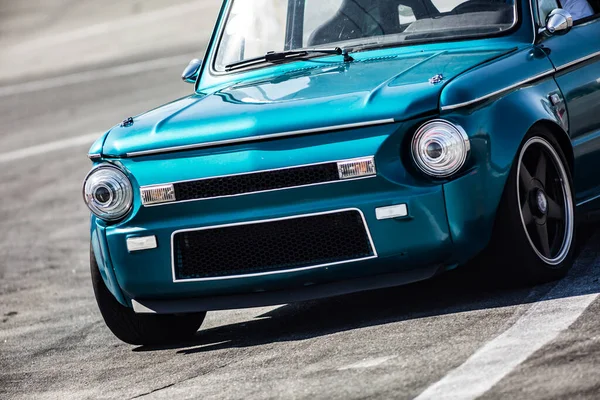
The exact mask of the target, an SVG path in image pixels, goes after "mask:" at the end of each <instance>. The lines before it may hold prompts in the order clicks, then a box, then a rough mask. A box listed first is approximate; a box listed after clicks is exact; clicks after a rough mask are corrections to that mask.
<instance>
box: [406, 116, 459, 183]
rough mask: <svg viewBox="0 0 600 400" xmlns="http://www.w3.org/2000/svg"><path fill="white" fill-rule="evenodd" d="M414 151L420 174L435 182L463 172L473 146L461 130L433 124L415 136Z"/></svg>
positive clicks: (446, 123) (455, 126)
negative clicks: (462, 169)
mask: <svg viewBox="0 0 600 400" xmlns="http://www.w3.org/2000/svg"><path fill="white" fill-rule="evenodd" d="M411 150H412V157H413V160H414V161H415V164H417V167H418V168H419V169H420V170H421V171H423V172H424V173H425V174H427V175H430V176H433V177H436V178H445V177H448V176H450V175H452V174H454V173H456V172H457V171H458V170H459V169H461V168H462V166H463V165H464V164H465V161H466V160H467V156H468V155H469V151H470V150H471V144H470V142H469V137H468V136H467V134H466V133H465V131H464V130H463V129H462V128H461V127H460V126H458V125H454V124H451V123H450V122H448V121H443V120H434V121H430V122H427V123H426V124H425V125H423V126H421V127H420V128H419V130H418V131H417V133H415V136H414V137H413V140H412V146H411Z"/></svg>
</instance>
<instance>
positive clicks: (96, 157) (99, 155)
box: [88, 153, 102, 160]
mask: <svg viewBox="0 0 600 400" xmlns="http://www.w3.org/2000/svg"><path fill="white" fill-rule="evenodd" d="M88 158H89V159H90V160H99V159H101V158H102V154H98V153H94V154H88Z"/></svg>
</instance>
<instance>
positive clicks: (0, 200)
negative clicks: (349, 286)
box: [0, 54, 600, 399]
mask: <svg viewBox="0 0 600 400" xmlns="http://www.w3.org/2000/svg"><path fill="white" fill-rule="evenodd" d="M166 55H168V54H163V55H162V56H166ZM157 57H161V55H157ZM167 64H168V63H167ZM173 64H175V63H173ZM183 66H184V65H173V66H167V67H152V68H147V69H146V70H143V68H142V70H140V71H139V72H137V73H135V74H128V75H123V74H121V75H120V74H119V70H117V71H116V72H114V71H113V72H111V73H106V70H105V69H100V70H91V72H92V73H91V74H88V75H80V76H79V78H77V79H75V80H73V79H72V78H68V77H67V78H64V77H62V78H61V77H60V76H59V78H58V80H55V81H52V82H53V83H52V82H51V84H48V81H47V80H44V81H41V83H40V82H33V84H34V87H37V88H38V89H36V90H31V87H32V86H31V83H32V82H29V83H28V84H29V85H30V86H27V84H23V85H14V84H13V86H12V88H11V89H10V90H5V91H4V92H3V91H2V87H0V121H2V123H1V125H0V188H1V190H0V398H2V399H4V398H6V399H29V398H41V399H45V398H48V399H54V398H60V399H69V398H72V399H83V398H115V399H124V398H147V399H155V398H157V399H162V398H165V399H171V398H178V399H179V398H244V399H246V398H256V399H262V398H324V399H332V398H344V399H346V398H366V397H373V398H407V399H408V398H415V397H418V396H420V398H434V399H435V398H476V397H478V396H481V397H482V398H484V399H499V398H528V399H554V398H555V399H562V398H590V399H591V398H598V397H600V332H599V328H600V321H599V319H598V313H599V312H600V299H599V298H598V293H600V283H599V278H600V234H599V233H596V232H595V231H594V230H590V231H589V232H588V231H585V232H582V233H581V235H580V238H581V239H582V240H581V242H582V243H583V245H582V246H581V252H580V255H579V257H578V260H577V262H576V264H575V267H574V269H573V271H572V273H571V274H570V275H569V277H568V278H566V279H565V280H563V281H560V282H557V283H553V284H548V285H543V286H538V287H535V288H522V289H494V288H492V287H490V286H488V285H485V284H484V283H483V282H482V281H481V280H480V279H478V278H474V277H473V275H472V274H471V272H472V271H471V270H458V271H455V272H453V273H449V274H447V275H444V276H442V277H440V278H439V279H436V280H434V281H430V282H423V283H419V284H414V285H410V286H405V287H400V288H394V289H388V290H382V291H374V292H368V293H362V294H356V295H351V296H344V297H339V298H333V299H327V300H320V301H314V302H307V303H301V304H295V305H281V306H276V307H268V308H259V309H249V310H236V311H227V312H213V313H209V316H208V317H207V320H206V321H205V323H204V325H203V326H202V328H201V329H200V331H199V332H198V333H197V334H196V336H195V338H194V340H192V341H191V342H187V343H182V344H180V345H179V346H174V347H169V348H150V347H135V346H129V345H126V344H123V343H121V342H120V341H118V340H117V339H116V338H115V337H113V336H112V334H111V333H110V332H109V331H108V329H107V328H106V327H105V326H104V323H103V322H102V319H101V316H100V313H99V312H98V310H97V308H96V304H95V301H94V298H93V293H92V288H91V284H90V279H89V265H88V246H89V244H88V211H87V208H86V207H85V205H84V204H83V202H82V200H81V194H80V185H81V181H82V179H83V177H84V176H85V174H86V173H87V171H88V169H89V167H90V163H89V161H88V160H87V158H86V156H85V155H86V151H87V145H85V144H83V145H82V144H79V145H74V144H73V143H76V139H74V138H77V137H79V136H81V135H88V134H90V133H94V132H101V131H103V130H105V129H107V128H108V127H110V126H111V125H113V124H115V123H117V122H119V121H120V120H122V119H123V118H125V117H127V116H130V115H135V114H137V113H139V112H142V111H144V110H146V109H149V108H152V107H155V106H158V105H160V104H162V103H164V102H167V101H169V100H172V99H174V98H176V97H179V96H183V95H185V94H187V93H189V92H190V90H191V86H190V85H185V84H183V83H181V82H180V80H179V74H180V72H181V69H182V68H183ZM103 68H104V67H103ZM88 72H89V71H88ZM69 79H70V80H69ZM73 82H75V83H73ZM35 85H37V86H35ZM20 86H22V87H23V88H25V89H23V91H19V87H20ZM27 88H29V89H27ZM44 88H45V89H44ZM58 140H61V141H64V143H65V146H64V148H62V149H59V150H57V149H55V148H54V147H56V146H43V145H44V144H47V143H53V142H55V141H58ZM40 145H42V146H41V147H39V146H40ZM24 149H25V150H24ZM32 149H33V151H31V150H32ZM515 256H517V255H515ZM472 268H475V269H476V268H477V266H476V265H475V266H473V267H472Z"/></svg>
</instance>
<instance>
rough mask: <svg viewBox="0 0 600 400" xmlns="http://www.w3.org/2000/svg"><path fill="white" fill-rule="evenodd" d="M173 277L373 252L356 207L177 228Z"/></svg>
mask: <svg viewBox="0 0 600 400" xmlns="http://www.w3.org/2000/svg"><path fill="white" fill-rule="evenodd" d="M173 251H174V256H175V277H176V279H177V280H182V279H193V278H208V277H216V276H227V275H243V274H251V273H259V272H268V271H277V270H285V269H292V268H300V267H306V266H311V265H320V264H328V263H333V262H340V261H346V260H352V259H357V258H365V257H369V256H373V255H374V253H373V248H372V247H371V242H370V240H369V237H368V235H367V232H366V228H365V225H364V223H363V220H362V217H361V215H360V213H359V212H358V211H344V212H339V213H333V214H324V215H315V216H309V217H300V218H293V219H286V220H280V221H271V222H264V223H254V224H248V225H237V226H230V227H224V228H214V229H207V230H200V231H190V232H181V233H177V234H176V235H175V237H174V239H173Z"/></svg>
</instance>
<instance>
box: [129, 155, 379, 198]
mask: <svg viewBox="0 0 600 400" xmlns="http://www.w3.org/2000/svg"><path fill="white" fill-rule="evenodd" d="M364 159H372V160H373V162H375V156H366V157H356V158H350V159H347V160H333V161H322V162H318V163H311V164H300V165H294V166H291V167H281V168H271V169H263V170H260V171H251V172H241V173H236V174H227V175H217V176H209V177H206V178H198V179H185V180H181V181H175V182H167V183H159V184H153V185H147V186H141V187H140V193H141V192H142V191H143V190H144V189H152V188H155V187H160V186H164V185H173V186H174V185H176V184H178V183H186V182H198V181H205V180H208V179H219V178H227V177H230V176H242V175H253V174H261V173H265V172H272V171H282V170H286V169H295V168H302V167H310V166H313V165H323V164H333V163H344V162H352V161H357V160H364ZM375 168H377V165H375ZM375 177H377V171H375V174H373V175H368V176H359V177H357V178H346V179H340V180H337V181H326V182H318V183H309V184H307V185H296V186H288V187H283V188H278V189H269V190H259V191H256V192H247V193H238V194H230V195H225V196H214V197H204V198H201V199H190V200H179V201H177V200H175V201H172V202H169V203H158V204H144V207H158V206H166V205H169V204H181V203H189V202H191V201H202V200H213V199H224V198H228V197H237V196H247V195H250V194H258V193H268V192H276V191H279V190H288V189H296V188H301V187H309V186H319V185H328V184H332V183H340V182H349V181H357V180H360V179H369V178H375Z"/></svg>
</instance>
